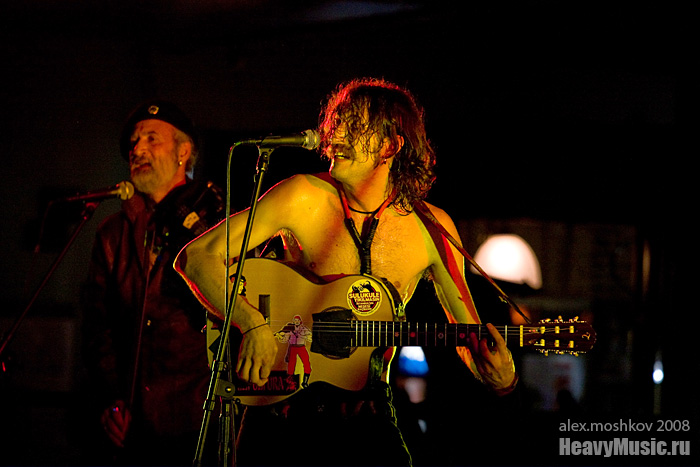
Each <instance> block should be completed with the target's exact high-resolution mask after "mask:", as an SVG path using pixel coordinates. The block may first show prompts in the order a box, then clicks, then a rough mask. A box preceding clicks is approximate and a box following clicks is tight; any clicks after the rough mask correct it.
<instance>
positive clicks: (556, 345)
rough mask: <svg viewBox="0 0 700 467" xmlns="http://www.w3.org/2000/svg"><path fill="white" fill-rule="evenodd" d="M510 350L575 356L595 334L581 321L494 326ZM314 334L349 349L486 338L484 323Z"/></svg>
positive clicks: (320, 327)
mask: <svg viewBox="0 0 700 467" xmlns="http://www.w3.org/2000/svg"><path fill="white" fill-rule="evenodd" d="M496 330H497V331H498V332H499V333H500V334H501V336H502V337H503V339H504V340H505V341H506V343H507V344H508V345H509V346H511V347H533V348H535V349H536V350H539V351H541V352H544V353H547V352H549V351H553V352H555V353H571V354H575V355H577V354H578V353H580V352H586V351H588V350H590V349H591V348H592V347H593V344H594V343H595V340H596V334H595V331H594V330H593V328H592V327H591V326H590V324H588V323H586V322H585V321H578V320H577V318H575V319H573V320H568V321H564V320H561V319H558V320H543V321H540V322H538V323H536V324H528V325H515V326H508V325H501V326H496ZM314 331H318V332H319V334H332V335H335V336H336V337H340V336H341V335H343V337H344V338H345V339H346V342H348V343H349V346H350V347H402V346H419V347H458V346H466V345H467V344H468V341H469V336H470V335H471V334H475V335H476V337H477V338H478V339H481V338H483V337H487V338H488V337H490V336H491V334H490V333H489V331H488V329H487V328H486V325H485V324H462V323H409V322H403V321H361V320H352V321H345V322H338V321H334V322H316V323H315V324H314Z"/></svg>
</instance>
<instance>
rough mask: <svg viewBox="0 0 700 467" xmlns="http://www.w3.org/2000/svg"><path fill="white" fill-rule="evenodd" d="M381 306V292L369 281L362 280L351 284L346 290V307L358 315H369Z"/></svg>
mask: <svg viewBox="0 0 700 467" xmlns="http://www.w3.org/2000/svg"><path fill="white" fill-rule="evenodd" d="M381 304H382V292H381V289H380V288H379V287H375V285H374V284H373V283H372V281H371V280H370V279H367V278H364V279H360V280H357V281H355V282H353V283H352V285H351V286H350V288H349V289H348V306H349V307H350V309H351V310H352V311H353V312H354V313H357V314H358V315H362V316H367V315H371V314H372V313H374V312H375V311H377V310H378V309H379V307H380V306H381Z"/></svg>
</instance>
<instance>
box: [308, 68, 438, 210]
mask: <svg viewBox="0 0 700 467" xmlns="http://www.w3.org/2000/svg"><path fill="white" fill-rule="evenodd" d="M341 122H342V123H345V124H346V126H347V128H346V136H347V138H348V140H349V142H351V143H354V142H362V141H368V140H369V138H363V136H364V137H366V136H370V135H373V134H376V135H377V136H378V137H379V140H380V141H381V140H383V139H384V138H388V139H389V141H391V144H392V146H393V147H392V148H390V149H393V151H395V150H396V148H398V147H399V140H398V138H397V137H398V136H401V137H403V140H404V143H403V146H402V147H401V149H399V150H398V151H397V152H394V153H393V155H394V162H393V164H392V166H391V171H390V174H389V177H390V182H391V184H392V186H393V187H394V189H395V190H396V198H395V199H394V203H393V204H394V206H395V207H396V208H398V209H400V210H403V211H406V212H410V211H411V210H412V206H413V203H415V202H416V201H419V200H422V199H425V197H426V196H427V195H428V191H430V188H431V186H432V184H433V182H434V181H435V173H434V171H433V167H434V166H435V152H434V151H433V148H432V147H431V145H430V141H429V140H428V138H427V135H426V132H425V124H424V121H423V109H422V108H421V107H420V106H419V105H418V103H417V102H416V100H415V98H414V97H413V95H412V94H411V93H410V92H409V91H408V90H407V89H404V88H401V87H399V86H398V85H396V84H393V83H390V82H388V81H385V80H382V79H376V78H362V79H355V80H352V81H349V82H346V83H343V84H341V85H339V86H338V87H337V88H336V90H335V91H334V92H333V93H331V94H330V96H328V100H327V102H326V104H325V105H324V107H323V109H322V110H321V114H320V117H319V129H320V134H321V145H320V150H321V153H322V154H324V155H325V154H326V151H327V150H328V149H329V148H330V146H331V144H332V139H333V135H334V133H335V131H336V129H337V128H338V125H340V123H341ZM367 149H369V148H367ZM393 151H391V152H393ZM380 163H381V161H380V160H377V164H380Z"/></svg>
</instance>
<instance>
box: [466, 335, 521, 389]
mask: <svg viewBox="0 0 700 467" xmlns="http://www.w3.org/2000/svg"><path fill="white" fill-rule="evenodd" d="M486 328H487V329H488V330H489V333H490V334H491V339H492V342H493V345H491V344H490V343H489V339H488V338H482V339H478V338H477V336H476V334H474V333H472V334H471V335H470V336H469V350H470V351H471V354H472V358H473V359H474V363H475V364H476V368H477V370H478V371H479V374H480V375H481V377H482V378H483V380H484V383H485V384H487V385H488V386H489V387H490V388H491V389H493V390H494V391H495V392H496V393H499V394H502V395H505V394H507V393H508V392H510V391H511V390H512V389H513V388H514V387H515V384H516V383H517V381H516V378H517V375H516V373H515V364H514V363H513V355H512V354H511V353H510V350H509V349H508V347H507V346H506V342H505V340H504V339H503V337H502V336H501V334H500V333H499V332H498V330H496V328H495V327H494V326H493V325H492V324H491V323H488V324H487V325H486Z"/></svg>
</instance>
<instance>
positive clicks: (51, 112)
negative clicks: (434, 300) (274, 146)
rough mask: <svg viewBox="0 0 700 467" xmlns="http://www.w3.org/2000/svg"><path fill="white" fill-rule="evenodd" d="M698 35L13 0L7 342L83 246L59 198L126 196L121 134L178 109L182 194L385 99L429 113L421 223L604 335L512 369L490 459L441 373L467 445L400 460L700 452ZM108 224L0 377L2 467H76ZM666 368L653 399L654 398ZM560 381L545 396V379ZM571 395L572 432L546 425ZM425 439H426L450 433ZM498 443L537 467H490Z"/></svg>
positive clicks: (466, 16) (277, 158)
mask: <svg viewBox="0 0 700 467" xmlns="http://www.w3.org/2000/svg"><path fill="white" fill-rule="evenodd" d="M689 18H690V13H689V12H688V11H684V10H683V9H681V8H680V7H678V6H677V5H676V3H675V2H661V1H656V2H654V1H642V2H627V1H619V2H618V1H611V2H598V1H593V2H557V1H547V0H543V1H534V0H533V1H529V0H528V1H520V2H442V1H418V0H416V1H408V0H406V1H399V0H396V1H394V2H391V1H374V2H369V1H367V2H362V1H358V2H340V1H339V2H334V1H320V0H319V1H308V2H302V1H275V0H269V1H266V0H246V1H237V2H223V1H215V0H204V1H198V2H186V1H184V0H182V1H165V0H163V1H153V2H135V1H134V2H132V1H119V2H116V1H115V2H111V1H105V2H95V1H72V2H58V1H38V0H37V1H34V0H32V1H25V2H20V3H17V4H10V3H9V2H3V4H2V6H1V7H0V63H2V67H3V68H2V75H1V77H0V106H1V107H0V109H1V111H0V124H1V126H0V128H2V134H3V141H4V147H3V149H4V151H3V161H4V162H5V164H6V165H5V174H4V177H3V183H2V184H1V191H0V198H1V199H2V200H3V202H2V207H1V209H2V211H1V214H0V216H1V217H0V218H1V219H2V220H3V221H2V227H3V228H2V230H1V232H2V261H1V262H0V265H1V266H0V267H1V269H0V278H1V279H2V287H3V297H4V304H5V305H4V306H3V307H2V311H1V312H0V324H1V327H0V330H2V331H3V332H5V333H6V332H7V331H8V330H9V329H10V327H11V326H12V324H13V323H14V322H15V320H16V318H17V317H18V316H20V314H21V313H22V311H23V310H25V309H26V308H27V306H28V303H29V301H30V299H31V298H32V296H33V295H34V293H35V291H36V290H37V288H38V287H39V284H40V283H41V281H42V280H43V279H44V277H45V276H46V274H47V272H48V271H49V269H50V267H51V265H52V263H53V262H54V261H55V260H56V257H57V255H58V253H59V252H60V251H61V248H62V246H63V245H64V244H65V243H66V242H67V240H68V238H69V236H70V233H71V232H73V230H74V229H75V226H76V225H77V221H78V219H79V215H80V206H63V205H54V206H53V207H52V208H51V209H47V206H48V203H49V201H50V200H54V199H57V198H59V197H60V196H64V195H69V194H74V193H76V192H79V191H85V190H91V189H95V188H101V187H107V186H111V185H113V184H115V183H117V182H118V181H119V180H123V179H125V178H127V177H128V172H127V170H126V167H125V164H124V162H123V161H122V159H121V158H120V157H119V154H118V141H117V137H118V134H119V132H120V131H121V127H122V123H123V121H124V120H125V117H126V115H127V114H128V112H129V111H130V110H131V109H132V108H133V107H134V106H136V105H137V104H139V103H140V102H142V101H143V100H145V99H147V98H150V97H152V96H160V97H163V98H166V99H170V100H173V101H175V102H176V103H178V104H179V105H180V106H181V107H182V108H183V109H184V110H185V111H186V112H187V113H188V114H189V115H190V116H191V117H192V118H193V119H194V120H195V122H196V124H197V125H198V126H199V128H200V129H201V131H202V134H203V136H204V150H203V155H202V158H201V163H200V165H199V167H198V169H197V171H198V173H199V175H201V176H204V177H208V178H210V179H212V180H214V181H216V182H217V183H219V184H220V185H221V186H222V187H224V186H225V179H226V177H225V171H226V159H227V152H228V148H229V147H230V146H231V145H232V144H233V143H234V142H235V141H238V140H240V139H244V138H246V139H247V138H252V137H259V136H264V135H266V134H281V133H286V132H290V131H301V130H304V129H306V128H313V127H315V126H316V123H317V116H318V111H319V108H320V104H321V102H322V100H323V99H324V97H325V96H326V95H327V94H328V93H329V92H330V91H331V90H332V89H333V88H334V87H335V85H336V84H337V83H339V82H341V81H344V80H347V79H350V78H355V77H362V76H376V77H385V78H387V79H389V80H392V81H395V82H397V83H398V84H401V85H406V86H407V87H408V88H410V89H411V90H412V91H413V92H414V94H415V95H416V96H417V97H418V100H419V101H420V102H421V103H422V104H423V106H424V107H425V109H426V116H427V125H428V132H429V135H430V137H431V139H432V141H433V143H434V144H435V147H436V149H437V152H438V167H437V168H438V182H437V184H436V186H435V188H434V190H433V192H432V193H431V196H430V201H431V202H433V203H435V204H437V205H439V206H441V207H443V208H445V209H446V210H447V211H448V212H449V213H450V214H451V215H452V217H453V218H454V220H455V222H457V224H458V226H459V228H460V232H461V235H462V238H463V240H464V243H465V246H466V247H467V249H468V250H469V251H471V252H474V251H475V250H476V248H477V247H478V246H479V244H480V243H481V242H482V241H483V240H484V239H485V237H486V236H487V235H489V234H491V233H506V232H513V233H518V234H520V235H521V236H523V237H524V238H525V239H526V240H527V241H528V242H529V243H530V244H531V245H532V246H533V249H534V250H535V252H536V254H537V255H538V258H539V260H540V263H541V267H542V274H543V280H544V285H543V288H542V289H541V290H539V291H537V292H536V293H533V292H532V291H524V290H521V289H515V290H514V291H513V294H514V295H515V296H516V297H517V298H518V299H519V300H522V303H524V304H525V305H526V306H527V307H528V309H530V310H532V313H533V314H534V315H535V316H537V317H556V316H559V315H563V316H564V317H567V318H568V317H573V316H582V317H584V318H586V319H588V320H589V321H591V322H592V323H593V324H594V326H595V328H596V330H597V331H598V338H599V340H598V342H597V344H596V347H595V348H594V350H593V352H591V353H589V354H587V355H585V356H582V357H579V358H578V360H576V363H571V361H570V360H568V359H566V358H564V359H559V358H557V357H552V356H550V357H546V359H545V357H537V358H536V361H533V356H532V355H531V354H528V353H526V352H520V351H518V352H516V356H517V358H518V362H519V364H522V367H521V376H522V379H523V388H524V393H525V395H524V400H525V411H526V412H525V413H527V414H528V415H527V416H526V417H525V418H524V419H521V418H517V417H513V418H512V419H510V422H512V423H509V425H510V428H509V430H507V431H506V433H507V436H497V437H496V439H497V442H496V443H495V444H494V446H491V445H490V444H485V443H484V440H486V439H489V438H490V437H491V436H490V435H491V433H488V434H485V433H483V432H482V430H481V428H480V425H479V420H478V419H477V417H470V416H469V415H468V414H467V413H468V410H467V408H468V407H473V406H474V405H475V404H474V400H475V398H476V397H478V396H475V395H474V394H477V395H478V394H480V393H479V392H478V390H477V389H466V390H463V389H462V388H461V387H460V386H459V385H458V384H457V383H458V382H459V381H461V380H462V379H463V377H464V375H462V374H460V373H459V370H454V369H446V370H445V373H443V376H441V377H440V376H434V373H436V371H437V370H436V371H433V378H434V381H433V382H431V383H430V384H433V389H432V393H433V398H432V399H430V392H429V400H432V401H434V402H433V403H434V404H435V405H436V407H437V408H445V407H444V406H445V405H447V407H448V410H451V411H452V412H451V413H449V414H448V419H449V417H450V416H451V417H459V423H458V424H455V425H454V426H455V428H454V429H453V430H451V431H453V432H454V433H456V435H455V436H457V438H458V439H459V440H461V441H460V442H461V444H458V445H457V446H456V447H455V446H451V447H448V448H445V447H444V445H440V444H438V448H436V449H446V451H445V452H447V454H444V457H443V456H441V455H438V454H436V452H438V451H430V449H425V446H418V445H416V447H415V452H416V453H417V458H416V463H417V464H419V465H431V464H437V463H442V462H445V463H447V462H450V463H453V462H456V463H465V464H466V463H472V464H474V463H476V464H481V463H485V464H504V463H506V464H509V463H522V464H535V465H536V464H539V463H545V462H553V463H568V462H570V461H571V459H569V458H565V459H562V458H558V457H557V443H558V438H559V433H557V432H556V430H557V427H558V425H557V424H556V423H555V421H554V420H556V419H557V416H566V417H569V418H574V419H575V418H576V417H580V418H582V419H583V418H584V417H588V418H592V419H594V420H603V419H607V418H617V419H619V418H620V417H624V418H625V419H629V418H630V417H631V418H632V419H633V420H640V421H641V420H647V419H651V418H656V417H661V418H667V419H673V420H680V419H689V420H692V421H693V428H694V432H693V433H679V434H678V436H676V437H674V438H672V439H689V438H693V439H694V440H695V441H696V444H697V426H695V425H697V423H698V422H699V421H700V419H699V418H698V411H699V409H698V405H699V404H698V397H697V390H696V389H695V388H696V387H697V385H696V382H695V379H694V375H695V374H697V370H698V364H697V360H696V359H695V358H694V354H695V349H694V346H693V344H694V336H693V334H692V330H693V318H694V309H695V308H696V303H695V301H696V300H695V296H694V295H695V294H694V291H695V287H696V282H695V280H694V279H695V278H694V275H693V274H692V269H691V267H690V266H691V265H692V262H693V261H694V259H695V258H694V257H695V256H696V255H695V254H694V253H695V251H694V250H695V248H694V247H692V244H691V243H690V242H691V241H692V240H694V238H692V237H694V235H693V233H694V225H695V222H694V218H695V216H696V212H697V210H696V208H695V205H694V202H695V198H696V197H695V196H693V195H692V193H694V192H695V191H696V190H694V189H693V188H692V186H693V183H694V176H693V175H694V171H695V169H694V163H693V161H694V159H695V158H696V157H697V156H693V154H697V150H696V149H695V146H696V145H695V141H694V140H693V139H692V135H694V134H696V132H695V131H694V130H695V128H696V127H697V123H698V117H697V91H698V79H697V78H698V76H697V72H695V70H694V62H696V61H697V57H696V55H697V53H696V47H694V46H693V43H694V42H693V41H694V39H696V38H695V37H694V36H695V34H694V30H693V29H692V28H691V27H690V21H689ZM255 155H256V154H254V153H251V152H250V151H245V150H241V151H240V152H239V153H238V154H236V155H235V158H234V167H235V170H234V174H233V180H234V185H233V186H234V188H233V190H234V193H233V203H234V205H235V206H236V207H237V208H242V207H244V206H246V205H247V203H248V201H249V196H250V189H251V187H252V176H253V172H254V169H255ZM325 167H326V165H325V164H324V163H323V162H322V161H320V160H319V158H318V156H317V155H316V154H314V153H309V152H307V151H304V150H295V149H289V148H285V149H280V150H278V151H276V152H275V154H274V155H273V162H272V166H271V171H270V174H269V175H268V178H267V179H266V183H267V185H268V186H269V185H270V184H272V183H274V182H275V181H277V180H280V179H281V178H283V177H286V176H288V175H289V174H291V173H295V172H312V171H317V170H325ZM691 196H693V198H691ZM118 207H119V205H118V202H117V201H106V202H104V203H103V204H102V205H101V206H100V207H99V208H98V210H97V212H96V213H95V215H94V217H93V218H92V219H91V220H90V221H89V222H88V223H87V225H86V227H85V228H84V229H83V230H82V231H81V232H80V234H79V236H78V238H77V239H76V241H75V243H74V244H73V246H72V247H71V249H70V250H69V252H68V253H67V254H66V256H65V258H64V259H63V261H61V263H60V265H59V267H58V268H57V270H56V273H55V274H54V275H53V276H52V277H51V278H50V280H49V282H48V284H47V286H46V288H45V289H44V290H43V291H42V292H41V294H39V296H38V297H37V300H36V302H35V303H34V304H33V306H32V307H31V308H30V309H29V312H28V313H27V317H26V319H25V320H24V321H23V322H22V325H21V327H20V328H19V331H18V332H17V334H16V335H15V336H14V339H13V340H12V342H11V344H10V345H9V346H8V348H7V350H6V352H5V354H4V355H3V356H2V357H3V360H4V369H5V371H4V372H3V380H2V389H3V391H4V392H5V394H6V395H5V396H4V397H3V401H2V410H3V412H4V413H3V414H2V415H0V420H1V421H0V424H2V425H3V433H6V434H5V435H2V437H3V440H2V444H0V446H2V451H0V462H2V460H1V459H3V458H4V459H6V461H5V462H4V463H7V464H75V463H79V462H80V460H81V447H80V442H79V441H80V438H81V432H80V423H79V421H80V409H81V400H82V397H83V396H84V395H83V394H82V393H81V389H82V387H83V386H82V382H83V378H84V375H83V372H82V367H81V361H80V356H79V353H78V349H79V341H80V333H79V326H80V320H81V315H80V310H79V307H78V293H79V289H80V284H81V283H82V281H83V278H84V277H85V274H86V263H87V255H88V252H89V249H90V246H91V243H92V238H93V235H94V230H95V228H96V226H97V224H98V223H99V221H100V219H102V218H103V217H104V216H106V215H108V214H110V213H112V212H114V211H116V210H117V209H118ZM42 225H43V234H42V235H41V237H42V241H41V246H40V248H38V249H37V248H36V245H37V242H38V237H39V235H40V232H42ZM473 280H474V283H475V284H478V282H477V281H476V279H473ZM477 288H478V287H477V286H476V285H475V289H477ZM428 295H429V294H428ZM418 298H421V297H418ZM416 303H417V304H421V303H422V302H419V301H418V299H417V300H416ZM414 307H415V308H418V306H416V305H414ZM414 313H418V311H414ZM484 313H486V314H487V316H488V313H489V312H488V311H487V310H486V311H484ZM691 313H692V316H691ZM658 355H660V356H661V357H662V361H663V363H664V369H665V373H666V379H665V381H664V383H663V384H662V385H661V387H656V388H655V387H654V384H653V382H652V380H651V372H652V366H653V364H654V361H655V359H656V357H657V356H658ZM430 357H431V358H436V357H435V356H433V355H431V356H430ZM439 358H440V359H442V360H444V359H446V358H448V357H445V356H442V357H439ZM543 361H544V362H546V363H542V362H543ZM533 362H534V363H533ZM533 365H534V366H533ZM441 366H442V365H440V364H439V363H436V364H435V365H434V368H435V369H440V367H441ZM562 368H563V369H562ZM577 371H578V373H576V372H577ZM538 372H539V373H538ZM542 372H544V373H542ZM557 372H561V374H562V375H563V376H561V378H559V379H558V380H557V381H555V382H554V383H553V385H552V383H551V381H549V382H548V381H545V380H543V379H542V378H541V375H542V374H548V373H549V374H552V373H557ZM572 372H573V373H572ZM557 374H558V373H557ZM576 374H578V375H581V374H582V375H583V379H582V380H575V381H574V380H572V379H571V378H572V375H576ZM464 379H465V380H468V378H464ZM574 379H576V378H574ZM567 385H569V386H575V388H576V390H575V391H574V392H576V394H577V397H576V401H575V408H574V409H572V408H571V407H569V409H571V410H575V412H570V413H569V412H567V413H564V410H563V409H564V408H563V407H562V406H561V405H560V404H557V403H554V404H552V403H551V401H550V402H547V401H548V400H549V399H547V397H548V396H547V395H551V393H552V391H555V392H556V391H557V390H558V389H561V387H567ZM467 387H468V388H470V385H469V384H468V383H467ZM472 391H476V392H472ZM655 391H656V393H655ZM436 394H438V395H440V397H439V400H437V399H438V397H437V396H435V395H436ZM655 394H656V395H655ZM655 397H656V398H655ZM446 401H448V402H449V403H447V402H446ZM438 402H442V407H441V404H439V403H438ZM424 405H425V404H424ZM477 405H478V404H477ZM415 408H416V407H410V406H409V408H408V409H406V410H405V411H404V413H406V414H409V413H412V410H413V409H415ZM420 409H421V410H424V407H423V406H421V407H420ZM431 413H436V412H431ZM571 414H574V415H571ZM399 415H400V416H401V412H399ZM433 416H434V417H436V418H435V423H434V425H433V426H438V425H439V424H440V423H442V424H443V426H444V424H446V423H447V421H446V419H444V418H440V417H438V416H435V415H433ZM407 418H408V417H407ZM409 422H410V419H409V421H408V422H407V423H409ZM514 425H515V426H516V428H515V432H514V431H513V429H514V428H513V426H514ZM429 426H430V425H429ZM488 426H489V427H490V428H493V427H492V426H491V424H489V425H488ZM429 429H430V428H429ZM514 433H515V434H514ZM656 435H657V436H660V437H661V436H662V435H661V434H658V433H656ZM672 435H673V434H672ZM462 436H463V438H462ZM417 439H418V441H416V443H420V442H421V437H420V436H418V438H417ZM433 441H434V440H431V443H432V442H433ZM451 441H452V442H454V441H455V440H451ZM437 442H438V443H440V441H437ZM509 444H510V445H513V446H522V445H523V444H526V445H527V446H528V447H530V448H533V449H534V448H535V447H536V448H537V450H538V451H540V453H541V456H542V457H540V454H538V453H533V452H532V450H529V449H528V450H526V451H527V453H526V454H523V455H522V456H521V455H519V454H516V453H513V452H508V454H507V455H506V453H505V452H504V450H505V451H508V450H509V449H508V448H507V447H504V446H509ZM429 446H431V449H432V446H433V445H432V444H430V445H429ZM486 446H489V447H491V450H488V449H477V450H474V449H473V448H474V447H478V448H484V447H486ZM692 447H693V448H697V446H695V445H693V446H692ZM470 448H471V449H472V450H471V451H470ZM462 449H464V450H465V452H464V457H461V456H458V455H456V454H455V453H456V452H457V451H459V450H462ZM424 451H428V452H427V453H426V452H424ZM477 452H478V453H479V454H477ZM470 455H471V456H475V457H473V458H474V459H475V460H473V461H469V459H470V457H469V456H470ZM455 458H457V459H459V460H458V461H455V460H454V459H455ZM574 460H575V459H574ZM598 460H600V459H595V461H598ZM590 461H591V459H586V462H588V463H590ZM635 461H636V460H635ZM645 461H647V459H645ZM682 461H684V459H677V458H674V459H671V460H668V459H658V460H654V462H657V463H661V464H664V463H673V464H675V463H682ZM609 462H627V459H622V460H621V459H619V458H618V459H616V460H615V459H614V460H612V461H609ZM594 463H595V462H594Z"/></svg>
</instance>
